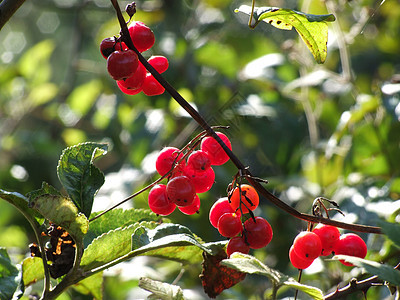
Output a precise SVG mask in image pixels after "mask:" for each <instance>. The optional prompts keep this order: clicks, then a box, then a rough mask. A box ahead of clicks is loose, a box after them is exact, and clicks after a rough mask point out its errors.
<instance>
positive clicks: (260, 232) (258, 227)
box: [243, 217, 273, 249]
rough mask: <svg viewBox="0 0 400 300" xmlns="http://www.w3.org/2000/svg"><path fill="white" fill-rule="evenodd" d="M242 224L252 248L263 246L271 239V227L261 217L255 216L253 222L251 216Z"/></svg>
mask: <svg viewBox="0 0 400 300" xmlns="http://www.w3.org/2000/svg"><path fill="white" fill-rule="evenodd" d="M243 226H244V232H245V235H246V240H247V243H249V246H250V248H252V249H259V248H262V247H265V246H267V245H268V244H269V242H270V241H271V240H272V236H273V231H272V227H271V225H270V224H269V223H268V221H267V220H265V219H264V218H262V217H255V222H254V219H253V218H250V219H248V220H246V222H244V224H243Z"/></svg>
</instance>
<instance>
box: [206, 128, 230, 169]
mask: <svg viewBox="0 0 400 300" xmlns="http://www.w3.org/2000/svg"><path fill="white" fill-rule="evenodd" d="M217 135H218V136H219V137H220V138H221V139H222V141H223V142H224V143H225V144H226V146H228V148H229V149H231V150H232V145H231V142H230V141H229V139H228V137H227V136H226V135H225V134H223V133H221V132H217ZM200 149H201V150H203V151H205V152H207V153H208V155H209V156H210V160H211V164H212V165H214V166H220V165H223V164H224V163H226V162H227V161H228V160H229V156H228V155H227V154H226V153H225V151H224V149H222V147H221V145H220V144H218V142H217V141H216V140H215V139H214V138H213V137H211V136H208V137H205V138H204V139H203V140H202V141H201V144H200Z"/></svg>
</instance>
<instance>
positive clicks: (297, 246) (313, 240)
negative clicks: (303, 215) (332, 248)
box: [293, 231, 322, 260]
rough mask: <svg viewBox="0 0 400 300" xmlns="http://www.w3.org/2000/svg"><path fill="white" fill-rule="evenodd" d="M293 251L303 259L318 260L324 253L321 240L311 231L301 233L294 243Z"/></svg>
mask: <svg viewBox="0 0 400 300" xmlns="http://www.w3.org/2000/svg"><path fill="white" fill-rule="evenodd" d="M293 249H294V250H293V251H295V252H296V254H297V256H298V257H300V258H301V259H313V260H314V259H316V258H317V257H318V256H320V254H321V251H322V244H321V240H320V238H319V236H318V235H316V234H315V233H314V232H311V231H302V232H300V233H299V234H298V235H297V236H296V238H295V239H294V241H293Z"/></svg>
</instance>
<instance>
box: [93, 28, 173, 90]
mask: <svg viewBox="0 0 400 300" xmlns="http://www.w3.org/2000/svg"><path fill="white" fill-rule="evenodd" d="M128 30H129V35H130V37H131V39H132V42H133V45H134V46H135V47H136V49H137V50H138V51H139V52H144V51H146V50H149V49H150V48H151V47H152V46H153V45H154V42H155V38H154V33H153V31H151V29H150V28H149V27H147V26H146V25H145V24H144V23H142V22H139V21H136V22H133V23H132V24H131V25H130V26H129V28H128ZM100 52H101V54H102V55H103V57H104V58H106V59H107V71H108V73H109V74H110V76H111V77H112V78H113V79H114V80H116V81H117V85H118V87H119V89H120V90H121V91H122V92H123V93H125V94H128V95H136V94H138V93H140V92H143V93H144V94H145V95H147V96H155V95H160V94H162V93H164V90H165V89H164V87H163V86H162V85H161V84H160V83H159V82H158V81H157V80H156V79H155V78H154V76H153V75H151V74H150V73H149V72H147V70H146V68H145V67H144V66H143V65H142V64H141V63H140V62H139V59H138V56H137V55H136V53H135V52H134V51H133V50H131V49H129V48H128V47H127V46H126V44H125V43H124V42H122V41H121V38H115V37H109V38H105V39H104V40H103V41H102V42H101V43H100ZM147 61H148V62H149V64H150V65H152V66H153V67H154V68H155V69H156V70H157V71H158V72H159V73H163V72H165V71H166V70H167V69H168V60H167V58H166V57H164V56H151V57H150V58H149V59H148V60H147Z"/></svg>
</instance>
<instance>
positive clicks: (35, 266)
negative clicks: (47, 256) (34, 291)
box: [22, 257, 44, 286]
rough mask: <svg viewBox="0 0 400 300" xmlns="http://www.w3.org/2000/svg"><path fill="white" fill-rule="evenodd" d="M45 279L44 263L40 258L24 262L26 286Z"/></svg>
mask: <svg viewBox="0 0 400 300" xmlns="http://www.w3.org/2000/svg"><path fill="white" fill-rule="evenodd" d="M43 278H44V269H43V261H42V259H41V258H40V257H27V258H25V259H24V260H23V262H22V279H23V282H24V285H25V286H28V285H31V284H34V283H35V282H37V281H38V280H41V279H43Z"/></svg>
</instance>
